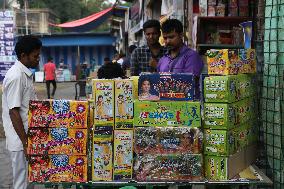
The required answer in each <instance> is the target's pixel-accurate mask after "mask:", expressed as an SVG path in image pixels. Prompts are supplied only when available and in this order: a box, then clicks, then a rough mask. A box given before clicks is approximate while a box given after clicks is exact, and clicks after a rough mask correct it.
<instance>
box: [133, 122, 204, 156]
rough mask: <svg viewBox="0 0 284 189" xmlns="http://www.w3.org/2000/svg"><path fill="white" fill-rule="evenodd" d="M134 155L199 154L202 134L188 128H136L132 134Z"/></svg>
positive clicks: (199, 131)
mask: <svg viewBox="0 0 284 189" xmlns="http://www.w3.org/2000/svg"><path fill="white" fill-rule="evenodd" d="M134 140H135V141H134V145H135V146H134V152H135V153H136V154H157V153H158V154H171V153H192V154H201V153H202V148H203V143H202V141H203V133H202V132H201V130H200V129H199V128H189V127H136V128H135V133H134Z"/></svg>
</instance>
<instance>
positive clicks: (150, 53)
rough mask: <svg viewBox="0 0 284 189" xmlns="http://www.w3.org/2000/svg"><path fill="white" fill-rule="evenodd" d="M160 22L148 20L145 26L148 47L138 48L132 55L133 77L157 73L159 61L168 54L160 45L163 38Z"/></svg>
mask: <svg viewBox="0 0 284 189" xmlns="http://www.w3.org/2000/svg"><path fill="white" fill-rule="evenodd" d="M160 28H161V26H160V22H159V21H158V20H148V21H146V22H145V23H144V24H143V31H144V35H145V38H146V41H147V45H145V46H142V47H138V48H136V49H135V50H134V51H133V53H132V55H131V60H130V63H131V66H130V69H131V75H139V74H140V73H141V72H156V67H157V64H158V61H159V59H160V58H161V57H162V56H163V55H164V54H165V53H166V48H164V47H162V46H161V44H160V43H159V38H160V36H161V31H160Z"/></svg>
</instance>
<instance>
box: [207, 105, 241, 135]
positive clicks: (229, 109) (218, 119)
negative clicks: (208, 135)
mask: <svg viewBox="0 0 284 189" xmlns="http://www.w3.org/2000/svg"><path fill="white" fill-rule="evenodd" d="M237 111H238V106H237V105H236V103H232V104H226V103H204V128H210V129H225V130H229V129H231V128H233V127H235V126H236V125H237V121H236V119H237V115H236V114H237Z"/></svg>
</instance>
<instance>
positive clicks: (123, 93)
mask: <svg viewBox="0 0 284 189" xmlns="http://www.w3.org/2000/svg"><path fill="white" fill-rule="evenodd" d="M114 84H115V129H132V128H133V114H134V112H133V106H134V105H133V99H134V97H133V81H132V80H130V79H120V80H115V83H114Z"/></svg>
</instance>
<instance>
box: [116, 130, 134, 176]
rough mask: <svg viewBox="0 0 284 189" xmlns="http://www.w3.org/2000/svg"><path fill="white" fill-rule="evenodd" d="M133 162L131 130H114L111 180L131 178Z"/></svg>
mask: <svg viewBox="0 0 284 189" xmlns="http://www.w3.org/2000/svg"><path fill="white" fill-rule="evenodd" d="M132 162H133V131H132V130H115V131H114V160H113V180H131V179H132Z"/></svg>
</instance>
